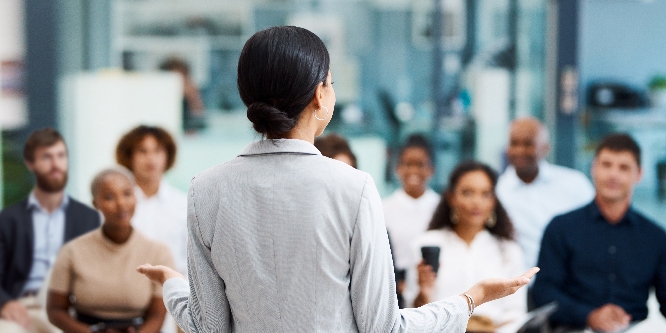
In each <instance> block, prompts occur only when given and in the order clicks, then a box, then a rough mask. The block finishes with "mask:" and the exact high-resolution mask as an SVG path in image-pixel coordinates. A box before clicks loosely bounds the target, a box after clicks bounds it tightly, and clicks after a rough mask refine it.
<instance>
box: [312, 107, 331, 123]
mask: <svg viewBox="0 0 666 333" xmlns="http://www.w3.org/2000/svg"><path fill="white" fill-rule="evenodd" d="M321 107H322V108H324V109H326V116H325V117H324V118H319V117H317V109H315V110H314V117H315V118H316V119H317V120H326V118H328V108H327V107H325V106H323V105H322V106H321Z"/></svg>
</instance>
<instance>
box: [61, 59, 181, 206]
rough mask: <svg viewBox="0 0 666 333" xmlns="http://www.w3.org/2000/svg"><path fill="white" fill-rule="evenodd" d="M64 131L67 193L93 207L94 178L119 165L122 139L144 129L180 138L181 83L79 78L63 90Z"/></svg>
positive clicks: (133, 77) (162, 76)
mask: <svg viewBox="0 0 666 333" xmlns="http://www.w3.org/2000/svg"><path fill="white" fill-rule="evenodd" d="M60 91H61V93H60V104H61V105H60V114H59V116H60V127H61V129H62V133H63V136H64V137H65V141H66V142H67V145H68V148H69V165H70V180H69V185H68V193H70V194H71V195H72V196H73V197H75V198H77V199H79V200H80V201H82V202H85V203H90V200H91V195H90V190H89V184H90V180H91V179H92V177H93V176H94V175H95V173H97V172H99V171H100V170H102V169H103V168H105V167H109V166H112V165H115V164H116V162H115V148H116V144H117V143H118V140H119V139H120V137H121V136H122V135H123V134H124V133H126V132H127V131H129V130H130V129H131V128H133V127H135V126H137V125H140V124H148V125H157V126H161V127H163V128H165V129H166V130H168V131H169V132H170V133H172V134H173V135H174V136H175V137H176V138H178V137H180V136H181V133H182V130H181V126H182V124H181V121H182V117H181V111H180V110H181V103H182V98H183V92H182V83H181V81H180V77H179V76H178V75H177V74H173V73H162V72H155V73H123V72H108V73H104V72H100V73H81V74H74V75H70V76H68V77H65V78H64V79H63V80H62V81H61V84H60Z"/></svg>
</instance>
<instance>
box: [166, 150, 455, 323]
mask: <svg viewBox="0 0 666 333" xmlns="http://www.w3.org/2000/svg"><path fill="white" fill-rule="evenodd" d="M188 230H189V243H188V266H189V287H188V284H187V282H186V281H184V280H182V279H178V278H174V279H170V280H168V281H167V282H166V283H165V285H164V301H165V303H166V306H167V309H168V310H169V312H170V313H171V315H172V316H173V317H174V318H175V319H176V322H177V323H178V325H179V326H180V327H181V328H183V329H184V330H185V331H186V332H188V333H195V332H382V333H383V332H464V331H465V327H466V325H467V320H468V308H467V301H466V300H465V299H464V298H463V297H460V296H455V297H451V298H448V299H446V300H442V301H439V302H434V303H431V304H428V305H426V306H423V307H420V308H418V309H403V310H399V309H398V303H397V299H396V293H395V282H394V275H393V262H392V260H391V253H390V250H389V244H388V238H387V233H386V226H385V225H384V216H383V211H382V203H381V200H380V198H379V194H378V192H377V189H376V187H375V185H374V182H373V181H372V178H371V177H370V176H369V175H368V174H367V173H365V172H362V171H359V170H356V169H354V168H352V167H350V166H348V165H346V164H344V163H342V162H339V161H336V160H333V159H329V158H326V157H323V156H321V154H320V153H319V151H318V150H317V149H316V148H315V147H314V146H313V145H312V144H310V143H308V142H306V141H301V140H264V141H259V142H255V143H252V144H250V145H249V146H248V147H247V148H246V149H245V151H243V153H242V154H241V155H240V156H238V157H237V158H235V159H233V160H231V161H229V162H227V163H224V164H222V165H219V166H217V167H215V168H212V169H210V170H207V171H205V172H203V173H201V174H200V175H198V176H197V177H195V178H194V179H193V180H192V185H191V187H190V190H189V195H188ZM461 292H463V291H462V290H461Z"/></svg>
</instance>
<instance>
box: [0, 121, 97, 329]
mask: <svg viewBox="0 0 666 333" xmlns="http://www.w3.org/2000/svg"><path fill="white" fill-rule="evenodd" d="M23 158H24V160H25V164H26V166H27V167H28V169H29V170H30V171H31V172H32V173H33V174H34V175H35V178H36V183H37V185H36V186H35V188H34V189H33V190H32V192H30V195H29V196H28V198H26V199H25V200H23V201H21V202H19V203H18V204H15V205H13V206H10V207H7V208H6V209H4V210H3V211H1V212H0V332H4V333H10V332H11V333H14V332H16V333H24V332H31V333H32V332H35V333H42V332H44V333H46V332H52V331H53V327H52V326H51V325H50V324H49V323H48V320H47V319H46V315H45V309H43V308H42V306H41V305H40V302H38V301H37V297H36V296H37V294H38V292H39V290H40V289H41V288H42V286H43V285H44V284H45V282H46V281H45V280H46V279H47V276H48V273H49V271H50V269H51V266H52V265H53V262H54V260H55V258H56V254H57V253H58V250H60V247H62V245H63V244H64V243H66V242H68V241H70V240H71V239H74V238H76V237H78V236H80V235H82V234H84V233H87V232H89V231H91V230H94V229H96V228H98V227H99V225H100V215H99V213H97V212H96V211H95V210H93V209H92V208H89V207H88V206H86V205H84V204H82V203H80V202H78V201H76V200H74V199H72V198H71V197H69V196H68V195H66V194H65V185H67V171H68V158H67V146H66V145H65V141H64V140H63V138H62V136H61V135H60V133H58V132H57V131H56V130H54V129H51V128H46V129H42V130H38V131H35V132H33V133H32V134H31V135H30V137H29V138H28V140H27V141H26V143H25V147H24V149H23Z"/></svg>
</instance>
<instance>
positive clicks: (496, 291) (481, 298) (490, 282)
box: [466, 267, 539, 307]
mask: <svg viewBox="0 0 666 333" xmlns="http://www.w3.org/2000/svg"><path fill="white" fill-rule="evenodd" d="M538 271H539V268H538V267H532V268H530V269H529V270H528V271H527V272H525V273H524V274H523V275H521V276H518V277H515V278H512V279H485V280H482V281H481V282H479V283H477V284H475V285H474V286H472V288H470V289H469V290H468V291H467V292H466V294H468V295H470V296H472V299H473V300H474V306H475V307H476V306H479V305H481V304H483V303H487V302H490V301H494V300H496V299H498V298H502V297H505V296H509V295H511V294H513V293H515V292H516V291H517V290H518V289H520V288H521V287H523V286H525V285H526V284H528V283H529V282H530V279H531V278H532V277H534V274H536V273H537V272H538Z"/></svg>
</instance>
